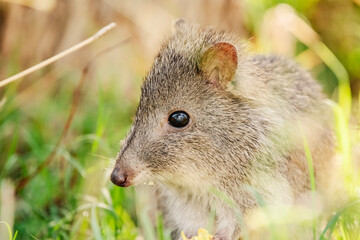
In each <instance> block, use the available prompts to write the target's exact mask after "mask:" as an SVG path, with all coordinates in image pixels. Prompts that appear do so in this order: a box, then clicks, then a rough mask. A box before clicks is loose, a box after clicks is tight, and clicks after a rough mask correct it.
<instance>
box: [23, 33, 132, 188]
mask: <svg viewBox="0 0 360 240" xmlns="http://www.w3.org/2000/svg"><path fill="white" fill-rule="evenodd" d="M129 41H130V38H127V39H125V40H123V41H121V42H119V43H117V44H115V45H113V46H111V47H109V48H106V49H105V50H103V51H101V52H99V53H97V54H96V55H95V56H94V57H92V58H91V60H90V61H89V62H88V63H87V64H86V66H85V67H84V69H83V71H82V74H81V79H80V81H79V83H78V85H77V86H76V88H75V90H74V93H73V97H72V102H71V109H70V112H69V115H68V118H67V120H66V123H65V125H64V128H63V130H62V132H61V135H60V137H59V139H58V141H57V143H56V144H55V146H54V148H53V150H52V151H51V153H50V154H49V156H48V157H47V158H46V159H45V161H44V162H42V163H41V164H40V165H39V166H38V167H37V169H36V170H35V171H34V172H33V173H32V174H29V175H28V176H26V177H24V178H23V179H21V180H20V181H19V183H18V184H17V186H16V192H19V191H20V190H21V189H23V188H24V187H25V186H26V185H27V184H28V183H29V182H30V181H31V180H32V179H33V178H34V177H35V176H37V175H38V174H39V173H40V172H41V171H42V170H43V169H44V168H45V167H46V166H47V165H49V164H50V162H51V161H52V160H53V159H54V157H55V156H56V154H57V152H58V149H59V147H60V145H61V144H62V142H63V140H64V138H65V136H66V135H67V133H68V132H69V129H70V126H71V123H72V121H73V119H74V116H75V113H76V110H77V107H78V105H79V102H80V99H81V91H82V88H83V86H84V83H85V79H86V76H87V74H88V72H89V69H90V67H91V65H92V63H93V61H94V60H96V59H97V58H98V57H99V56H100V55H103V54H104V53H107V52H109V51H111V50H113V49H114V48H117V47H119V46H122V45H124V44H126V43H128V42H129Z"/></svg>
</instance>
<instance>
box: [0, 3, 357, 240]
mask: <svg viewBox="0 0 360 240" xmlns="http://www.w3.org/2000/svg"><path fill="white" fill-rule="evenodd" d="M177 18H184V19H188V20H192V21H195V22H197V23H199V24H202V25H213V26H214V27H216V28H217V29H219V30H226V31H231V32H235V33H236V34H238V35H239V36H240V37H241V38H242V39H243V40H244V41H248V42H249V49H250V50H251V51H255V52H259V53H276V54H279V55H283V56H288V57H292V58H295V59H296V60H297V61H298V62H299V63H300V64H301V65H302V66H303V67H304V68H306V69H308V70H309V71H310V72H311V73H312V74H313V76H314V77H315V78H316V79H318V80H319V82H320V83H321V84H322V85H323V87H324V92H325V93H326V94H327V95H328V97H329V98H331V99H333V100H334V101H338V100H340V101H341V96H340V95H341V93H340V92H341V91H339V87H341V86H345V87H344V88H345V89H347V90H345V92H347V95H346V97H347V98H349V99H350V96H352V99H353V103H354V104H353V105H354V106H355V108H357V106H358V105H357V104H358V102H359V100H358V99H359V90H360V1H359V0H293V1H292V0H287V1H280V0H224V1H220V0H76V1H72V0H0V80H3V79H5V78H7V77H9V76H11V75H14V74H16V73H18V72H20V71H22V70H24V69H26V68H28V67H30V66H32V65H35V64H36V63H39V62H41V61H42V60H45V59H46V58H48V57H51V56H53V55H55V54H56V53H59V52H61V51H63V50H65V49H67V48H69V47H71V46H72V45H74V44H76V43H78V42H80V41H82V40H84V39H86V38H87V37H90V36H91V35H93V34H94V33H95V32H97V31H98V30H99V29H100V28H102V27H104V26H105V25H107V24H109V23H110V22H116V23H117V27H116V28H115V29H114V30H112V31H111V32H109V33H108V34H107V35H105V36H104V37H102V38H101V39H99V40H97V41H95V42H94V43H93V44H91V45H90V46H88V47H86V48H84V49H82V50H80V51H78V52H76V53H74V54H72V55H69V56H67V57H65V58H63V59H62V60H60V61H57V62H56V63H54V64H52V65H50V66H48V67H45V68H43V69H41V70H39V71H37V72H35V73H33V74H30V75H28V76H26V77H25V78H23V79H22V80H21V81H16V82H14V83H11V84H9V85H7V86H4V87H0V190H1V192H0V194H1V199H0V221H4V222H6V223H7V224H8V226H9V227H10V229H12V233H13V234H15V233H16V234H17V237H16V238H17V239H144V238H145V239H150V238H152V237H151V236H157V238H158V239H166V238H167V237H168V233H167V231H166V230H163V229H162V220H161V217H158V218H156V219H150V218H149V217H148V215H147V211H149V210H150V209H151V208H150V206H148V205H147V203H146V202H144V201H142V198H141V197H138V196H139V193H138V191H137V190H135V189H134V188H133V187H131V188H127V189H122V188H117V187H114V186H113V185H112V184H110V181H109V178H108V175H107V174H108V173H107V172H108V171H109V169H111V168H112V164H113V162H112V159H114V158H115V157H116V154H117V152H118V151H119V148H120V144H119V142H120V140H121V139H122V138H124V136H125V135H126V133H127V131H128V130H129V127H130V125H131V121H132V120H131V119H132V116H133V114H134V113H135V110H136V107H137V103H138V100H139V91H140V86H141V83H142V80H143V77H144V75H145V74H146V72H147V71H148V69H149V68H150V66H151V64H152V60H153V58H154V57H155V55H156V54H157V52H158V49H159V47H160V45H161V43H162V42H163V41H164V38H165V37H166V36H167V35H168V34H169V33H170V32H171V27H172V23H173V21H174V20H176V19H177ZM124 40H127V41H126V42H123V41H124ZM114 45H116V47H114V48H112V49H111V50H110V51H107V52H106V53H104V54H101V55H97V56H96V54H97V53H99V52H101V51H103V50H105V49H107V48H109V47H111V46H114ZM89 61H92V64H91V65H90V67H89V72H88V74H87V75H86V77H85V79H83V82H82V83H80V84H79V82H81V79H82V72H83V69H84V67H85V66H86V65H87V64H88V62H89ZM342 84H343V85H342ZM348 90H350V91H351V93H352V95H350V94H349V91H348ZM344 104H345V105H346V103H344ZM66 124H67V126H66ZM59 139H60V140H59ZM153 222H155V223H156V224H155V225H156V226H157V228H155V229H154V228H152V227H151V224H153ZM7 231H8V230H7V227H6V224H5V223H1V224H0V239H8V232H7ZM156 231H157V233H156ZM146 236H148V237H146ZM153 239H155V237H153Z"/></svg>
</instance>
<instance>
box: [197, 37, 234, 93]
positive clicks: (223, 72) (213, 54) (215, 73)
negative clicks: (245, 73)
mask: <svg viewBox="0 0 360 240" xmlns="http://www.w3.org/2000/svg"><path fill="white" fill-rule="evenodd" d="M237 66H238V56H237V50H236V48H235V46H234V45H232V44H230V43H226V42H220V43H216V44H215V45H213V46H211V47H210V48H209V49H208V50H206V51H205V53H204V54H203V55H202V57H201V60H200V64H199V68H200V70H201V71H202V72H203V73H204V74H205V76H206V77H207V78H208V80H209V81H210V83H212V84H214V85H216V86H219V87H221V88H222V89H226V87H227V85H228V83H229V82H231V80H232V79H233V78H234V76H235V73H236V69H237Z"/></svg>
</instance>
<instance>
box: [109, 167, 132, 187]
mask: <svg viewBox="0 0 360 240" xmlns="http://www.w3.org/2000/svg"><path fill="white" fill-rule="evenodd" d="M110 180H111V181H112V182H113V184H115V185H116V186H119V187H127V186H129V181H128V176H127V174H125V173H123V172H122V171H119V169H118V168H115V169H114V170H113V171H112V173H111V176H110Z"/></svg>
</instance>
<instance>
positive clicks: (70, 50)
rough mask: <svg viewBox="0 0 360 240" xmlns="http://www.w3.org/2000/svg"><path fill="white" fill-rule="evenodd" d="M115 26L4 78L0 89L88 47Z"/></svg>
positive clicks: (107, 27) (103, 29)
mask: <svg viewBox="0 0 360 240" xmlns="http://www.w3.org/2000/svg"><path fill="white" fill-rule="evenodd" d="M115 26H116V23H110V24H109V25H107V26H105V27H103V28H102V29H100V30H99V31H98V32H97V33H95V34H94V35H93V36H91V37H90V38H88V39H86V40H84V41H82V42H80V43H78V44H76V45H75V46H73V47H71V48H68V49H66V50H65V51H62V52H60V53H58V54H56V55H55V56H52V57H50V58H48V59H46V60H45V61H42V62H41V63H38V64H36V65H35V66H32V67H30V68H28V69H26V70H24V71H22V72H20V73H18V74H15V75H14V76H12V77H9V78H6V79H4V80H2V81H1V82H0V88H1V87H3V86H5V85H7V84H9V83H11V82H14V81H16V80H19V79H21V78H23V77H25V76H26V75H29V74H30V73H33V72H35V71H37V70H39V69H41V68H43V67H46V66H47V65H49V64H51V63H53V62H55V61H57V60H59V59H61V58H63V57H65V56H67V55H69V54H71V53H73V52H75V51H77V50H79V49H81V48H83V47H85V46H87V45H89V44H90V43H92V42H94V41H95V40H97V39H99V38H100V37H102V36H104V35H105V34H106V33H108V32H109V31H110V30H111V29H113V28H114V27H115Z"/></svg>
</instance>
